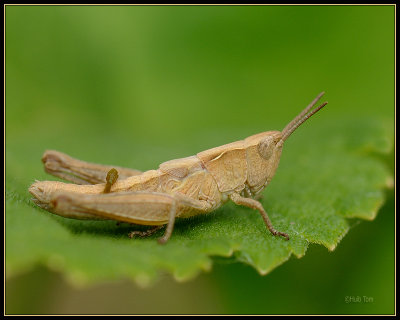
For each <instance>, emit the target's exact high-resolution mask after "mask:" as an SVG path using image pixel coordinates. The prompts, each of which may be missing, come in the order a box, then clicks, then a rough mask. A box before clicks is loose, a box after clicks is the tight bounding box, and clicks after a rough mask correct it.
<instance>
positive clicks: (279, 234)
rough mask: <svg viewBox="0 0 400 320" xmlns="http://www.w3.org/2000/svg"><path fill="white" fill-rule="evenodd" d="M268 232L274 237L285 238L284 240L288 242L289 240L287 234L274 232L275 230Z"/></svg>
mask: <svg viewBox="0 0 400 320" xmlns="http://www.w3.org/2000/svg"><path fill="white" fill-rule="evenodd" d="M270 231H271V233H272V234H273V235H274V236H282V237H285V238H286V240H289V239H290V238H289V235H288V234H287V233H285V232H279V231H276V230H275V229H273V230H270Z"/></svg>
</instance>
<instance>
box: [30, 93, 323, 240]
mask: <svg viewBox="0 0 400 320" xmlns="http://www.w3.org/2000/svg"><path fill="white" fill-rule="evenodd" d="M323 94H324V92H322V93H320V94H319V95H318V96H317V97H316V98H315V99H314V100H313V101H312V102H311V103H310V105H309V106H307V107H306V108H305V109H304V110H303V111H302V112H301V113H300V114H299V115H298V116H297V117H295V118H294V119H293V120H292V121H291V122H290V123H289V124H288V125H287V126H286V127H285V128H284V129H283V130H282V132H279V131H267V132H263V133H259V134H255V135H253V136H250V137H248V138H246V139H244V140H240V141H236V142H232V143H229V144H226V145H223V146H220V147H216V148H213V149H209V150H206V151H202V152H200V153H198V154H197V155H195V156H191V157H187V158H182V159H176V160H171V161H167V162H164V163H162V164H161V165H160V166H159V168H158V169H157V170H149V171H145V172H140V171H137V170H133V169H127V168H122V167H116V166H104V165H99V164H93V163H88V162H84V161H80V160H76V159H73V158H71V157H69V156H67V155H65V154H63V153H61V152H57V151H51V150H48V151H46V152H45V153H44V155H43V157H42V161H43V163H44V167H45V170H46V172H48V173H50V174H53V175H55V176H58V177H60V178H63V179H66V180H68V181H72V182H74V183H76V184H69V183H63V182H57V181H36V182H35V183H34V184H32V185H31V186H30V188H29V192H30V193H31V194H32V195H33V196H34V197H35V198H34V199H32V200H33V201H34V202H35V203H36V204H37V205H38V206H39V207H41V208H43V209H46V210H48V211H50V212H52V213H55V214H57V215H60V216H63V217H67V218H74V219H113V220H117V221H123V222H129V223H134V224H139V225H148V226H155V227H154V228H152V229H150V230H148V231H144V232H140V231H133V232H131V233H130V234H129V236H130V237H133V236H135V235H139V236H148V235H150V234H152V233H154V232H155V231H157V230H158V229H160V228H161V227H162V226H164V225H167V228H166V231H165V233H164V235H163V237H161V238H159V242H160V243H165V242H166V241H167V240H168V239H169V238H170V236H171V234H172V230H173V228H174V222H175V218H176V217H179V218H186V217H190V216H194V215H198V214H203V213H207V212H211V211H213V210H215V209H217V208H218V207H220V206H221V205H222V204H224V203H225V202H227V201H228V200H229V199H230V200H232V201H233V202H234V203H235V204H237V205H242V206H246V207H249V208H252V209H255V210H258V211H259V212H260V214H261V216H262V218H263V219H264V222H265V224H266V226H267V228H268V230H269V231H270V232H271V233H272V234H273V235H279V236H283V237H285V238H286V240H289V236H288V235H287V234H286V233H284V232H279V231H277V230H275V229H274V227H273V226H272V223H271V221H270V219H269V217H268V215H267V213H266V211H265V210H264V208H263V206H262V204H261V203H260V202H259V201H257V200H256V199H257V198H258V197H259V196H260V194H261V192H262V191H263V190H264V188H265V187H266V186H267V184H268V183H269V182H270V181H271V179H272V177H273V176H274V174H275V171H276V169H277V167H278V164H279V160H280V157H281V152H282V147H283V144H284V142H285V141H286V139H287V138H288V137H289V136H290V135H291V134H292V133H293V131H295V130H296V129H297V128H298V127H299V126H300V125H301V124H302V123H304V122H305V121H306V120H307V119H308V118H310V117H311V116H312V115H313V114H315V113H316V112H318V111H319V110H320V109H321V108H323V107H324V106H325V105H326V104H327V102H324V103H323V104H321V105H320V106H319V107H317V108H315V109H313V107H314V106H315V105H316V103H317V101H318V100H319V99H320V98H321V97H322V95H323ZM312 109H313V110H312ZM117 180H118V181H117ZM104 181H106V182H105V183H104Z"/></svg>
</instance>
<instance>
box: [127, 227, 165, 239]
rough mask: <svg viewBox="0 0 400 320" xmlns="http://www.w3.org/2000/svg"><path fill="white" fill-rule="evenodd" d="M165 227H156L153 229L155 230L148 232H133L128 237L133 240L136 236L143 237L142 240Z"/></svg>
mask: <svg viewBox="0 0 400 320" xmlns="http://www.w3.org/2000/svg"><path fill="white" fill-rule="evenodd" d="M163 227H164V225H161V226H155V227H153V228H151V229H149V230H146V231H131V232H129V233H128V237H129V238H131V239H132V238H133V237H136V236H138V237H141V238H145V237H149V236H151V235H152V234H154V233H156V232H157V231H158V230H160V229H161V228H163Z"/></svg>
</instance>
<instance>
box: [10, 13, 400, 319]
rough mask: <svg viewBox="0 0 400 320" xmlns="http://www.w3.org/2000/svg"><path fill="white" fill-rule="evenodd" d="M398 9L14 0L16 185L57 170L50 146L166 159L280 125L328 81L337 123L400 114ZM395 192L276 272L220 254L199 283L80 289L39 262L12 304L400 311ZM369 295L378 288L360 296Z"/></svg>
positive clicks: (19, 282) (69, 308)
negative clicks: (399, 92) (45, 165)
mask: <svg viewBox="0 0 400 320" xmlns="http://www.w3.org/2000/svg"><path fill="white" fill-rule="evenodd" d="M394 12H395V11H394V6H6V165H7V168H6V182H7V183H8V184H10V183H11V184H12V185H13V186H17V187H18V186H21V188H25V181H26V177H29V179H31V181H32V182H33V180H34V179H39V180H45V179H48V178H49V176H48V175H46V174H45V173H44V172H43V169H42V165H41V163H40V158H41V155H42V153H43V151H44V150H45V149H56V150H60V151H63V152H66V153H68V154H70V155H72V156H75V157H79V158H81V159H84V160H86V161H93V162H101V163H104V164H116V165H120V166H129V167H133V168H137V169H140V170H147V169H152V168H156V167H157V166H158V164H160V163H161V162H163V161H166V160H170V159H174V158H180V157H185V156H189V155H192V154H195V153H197V152H199V151H201V150H204V149H207V148H211V147H214V146H217V145H221V144H225V143H228V142H232V141H235V140H238V139H242V138H244V137H246V136H249V135H251V134H254V133H258V132H261V131H265V130H270V129H277V130H280V129H282V128H283V127H284V125H285V124H286V123H287V122H288V121H289V120H290V119H291V118H292V117H293V116H294V115H296V114H297V113H298V112H299V110H301V109H302V108H303V107H304V106H305V105H307V104H308V102H309V101H310V100H312V99H313V98H314V96H315V95H316V94H317V93H319V92H320V91H323V90H325V91H326V92H327V95H326V97H327V100H328V101H329V102H330V107H329V114H325V115H324V117H325V118H327V119H328V118H329V121H332V122H338V123H339V122H340V120H341V119H343V118H352V117H353V118H356V117H366V118H377V119H382V120H383V121H387V120H389V121H392V122H393V121H394V115H393V114H394ZM324 112H325V111H324ZM389 123H390V122H389ZM297 134H298V135H301V132H300V131H299V132H298V133H297ZM333 134H334V133H333ZM288 143H295V141H294V142H291V141H289V142H288ZM283 157H284V154H283ZM282 160H283V159H282ZM392 161H393V159H392V158H390V159H388V162H390V164H392ZM23 177H24V178H23ZM387 196H388V200H387V202H386V204H385V206H384V207H383V208H382V209H381V210H380V212H379V214H378V217H377V219H376V220H375V221H373V222H361V223H360V224H358V225H356V226H355V227H354V228H352V230H351V231H350V232H349V234H348V235H347V236H346V237H345V238H344V239H343V240H342V242H341V243H340V244H339V246H338V248H337V249H336V250H335V251H334V252H333V253H330V252H328V250H327V249H326V248H323V247H320V246H316V245H313V246H311V247H310V248H309V250H308V252H307V254H306V255H305V257H304V258H302V259H300V260H299V259H296V258H291V259H290V260H289V261H288V262H286V263H285V264H283V265H282V266H280V267H279V268H277V269H276V270H274V271H273V272H272V273H271V274H269V275H267V276H265V277H261V276H259V275H258V274H257V273H256V271H255V270H253V269H252V268H250V267H248V266H245V265H242V264H239V263H231V260H224V259H216V263H215V265H214V267H213V270H212V271H211V272H210V273H208V274H203V275H201V276H199V277H198V278H196V279H195V280H192V281H190V282H187V283H183V284H181V283H176V282H175V281H174V280H172V279H171V278H170V277H169V276H165V277H163V278H162V279H161V280H160V281H159V282H158V283H156V284H155V285H154V286H153V287H151V288H147V289H141V288H138V287H137V286H136V285H135V284H133V283H131V282H129V281H125V282H124V281H122V282H118V283H103V284H98V285H96V286H94V287H89V288H84V289H77V288H73V287H71V286H70V285H69V284H67V283H66V282H64V280H63V279H62V277H61V276H60V275H59V274H57V273H53V272H50V271H48V270H47V269H45V268H43V267H40V266H38V267H37V268H35V269H33V270H30V271H28V272H27V273H25V274H22V275H19V276H15V277H12V278H10V279H9V280H8V281H7V284H6V313H8V314H11V313H249V314H253V313H256V314H271V313H272V314H273V313H279V314H282V313H283V314H293V313H321V314H332V313H335V314H342V313H351V314H354V313H363V314H364V313H368V314H375V313H384V314H392V313H394V205H393V203H394V197H393V192H392V191H390V192H388V195H387ZM358 296H359V297H361V299H362V300H363V299H364V298H363V297H364V296H365V297H368V298H372V300H371V299H369V300H368V301H369V302H364V301H361V302H350V303H346V297H358Z"/></svg>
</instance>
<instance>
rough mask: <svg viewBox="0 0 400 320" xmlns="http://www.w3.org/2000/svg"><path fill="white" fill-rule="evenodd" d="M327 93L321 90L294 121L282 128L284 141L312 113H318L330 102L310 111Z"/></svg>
mask: <svg viewBox="0 0 400 320" xmlns="http://www.w3.org/2000/svg"><path fill="white" fill-rule="evenodd" d="M324 94H325V92H321V93H320V94H319V95H318V96H317V97H316V98H315V99H314V100H313V101H312V102H311V103H310V104H309V105H308V106H307V107H306V108H305V109H304V110H303V111H302V112H300V114H299V115H298V116H297V117H295V118H294V119H293V120H292V121H290V122H289V123H288V124H287V126H286V127H285V128H284V129H283V130H282V141H285V140H286V139H287V138H289V136H290V135H291V134H292V133H293V132H294V131H295V130H296V129H297V128H298V127H300V126H301V125H302V124H303V123H304V122H305V121H306V120H307V119H308V118H310V117H311V116H312V115H314V114H316V113H317V112H318V111H319V110H321V109H322V108H323V107H325V106H326V105H327V104H328V102H324V103H323V104H321V105H320V106H319V107H318V108H315V109H313V110H312V111H310V110H311V109H312V108H313V107H314V106H315V105H316V103H317V101H318V100H319V99H321V97H322V96H323V95H324Z"/></svg>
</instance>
